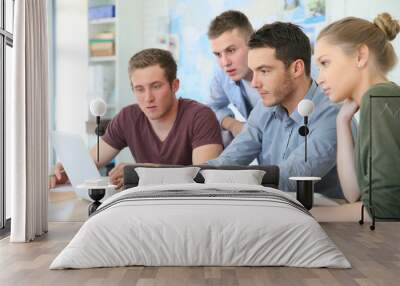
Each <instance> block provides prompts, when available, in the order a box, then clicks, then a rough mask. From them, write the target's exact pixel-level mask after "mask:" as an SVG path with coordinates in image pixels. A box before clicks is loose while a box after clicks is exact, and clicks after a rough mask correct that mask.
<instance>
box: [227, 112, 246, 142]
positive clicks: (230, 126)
mask: <svg viewBox="0 0 400 286" xmlns="http://www.w3.org/2000/svg"><path fill="white" fill-rule="evenodd" d="M244 124H245V123H244V122H240V121H239V120H236V119H234V118H232V117H230V116H228V117H225V118H224V120H222V123H221V126H222V128H224V129H226V130H228V131H230V132H231V133H232V135H233V136H234V137H236V136H237V135H238V134H239V133H240V131H242V128H243V126H244Z"/></svg>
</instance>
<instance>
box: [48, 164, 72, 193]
mask: <svg viewBox="0 0 400 286" xmlns="http://www.w3.org/2000/svg"><path fill="white" fill-rule="evenodd" d="M68 180H69V179H68V176H67V174H66V173H65V170H64V167H63V165H62V164H61V163H57V164H56V165H55V167H54V175H51V176H50V177H49V188H55V187H56V186H57V185H62V184H65V183H67V182H68Z"/></svg>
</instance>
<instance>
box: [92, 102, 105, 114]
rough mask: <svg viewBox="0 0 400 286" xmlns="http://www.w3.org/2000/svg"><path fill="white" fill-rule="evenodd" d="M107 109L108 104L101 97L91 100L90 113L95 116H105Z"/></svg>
mask: <svg viewBox="0 0 400 286" xmlns="http://www.w3.org/2000/svg"><path fill="white" fill-rule="evenodd" d="M106 111H107V104H106V102H105V101H104V100H103V99H101V98H95V99H93V100H92V101H91V102H90V113H92V114H93V115H94V116H104V114H106Z"/></svg>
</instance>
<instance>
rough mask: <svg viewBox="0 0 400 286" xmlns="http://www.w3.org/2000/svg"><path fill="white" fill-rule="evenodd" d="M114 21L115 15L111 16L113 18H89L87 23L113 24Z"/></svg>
mask: <svg viewBox="0 0 400 286" xmlns="http://www.w3.org/2000/svg"><path fill="white" fill-rule="evenodd" d="M114 23H115V17H113V18H102V19H95V20H90V21H89V24H91V25H101V24H114Z"/></svg>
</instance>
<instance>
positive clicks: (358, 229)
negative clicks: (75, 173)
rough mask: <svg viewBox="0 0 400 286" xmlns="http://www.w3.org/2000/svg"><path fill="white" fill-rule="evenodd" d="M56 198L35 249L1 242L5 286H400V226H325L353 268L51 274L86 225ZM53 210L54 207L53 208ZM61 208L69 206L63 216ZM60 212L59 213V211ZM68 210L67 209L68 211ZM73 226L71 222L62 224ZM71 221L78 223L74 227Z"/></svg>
mask: <svg viewBox="0 0 400 286" xmlns="http://www.w3.org/2000/svg"><path fill="white" fill-rule="evenodd" d="M64 199H65V198H64ZM64 199H60V198H58V199H54V198H52V199H51V200H50V201H51V204H50V205H49V217H50V220H53V221H55V220H56V221H57V220H58V222H50V223H49V232H48V233H47V234H46V235H44V236H43V237H40V238H38V239H37V240H35V241H34V242H32V243H27V244H24V243H21V244H16V243H13V244H11V243H9V239H8V238H6V239H3V240H1V241H0V285H1V286H8V285H10V286H11V285H12V286H17V285H52V286H55V285H57V286H58V285H68V286H74V285H140V286H145V285H167V286H175V285H176V286H178V285H229V286H231V285H256V286H261V285H384V286H387V285H388V286H390V285H400V279H399V278H400V223H398V222H392V223H390V222H381V223H378V224H377V228H376V230H375V231H374V232H372V231H370V230H369V224H366V225H363V226H360V225H358V224H357V223H343V222H341V223H321V225H322V227H323V228H324V229H325V231H326V232H327V233H328V235H329V236H330V238H331V239H332V240H333V241H334V242H335V243H336V245H337V246H338V247H339V249H340V250H342V251H343V253H344V254H345V256H346V257H347V258H348V259H349V261H350V263H351V264H352V266H353V268H352V269H349V270H342V269H305V268H289V267H122V268H100V269H86V270H49V269H48V267H49V265H50V263H51V262H52V260H53V259H54V258H55V257H56V256H57V255H58V254H59V253H60V251H61V250H62V249H63V248H64V247H65V246H66V245H67V243H68V242H69V241H70V240H71V238H72V237H73V236H74V234H75V233H76V232H77V231H78V229H79V228H80V226H81V225H82V224H83V222H82V221H84V220H85V218H86V216H87V214H86V206H87V202H86V201H80V200H77V201H75V202H74V205H73V206H71V204H68V205H63V204H65V200H64ZM52 204H54V205H52ZM60 205H61V206H64V209H63V208H62V210H63V211H62V212H60V211H58V212H57V211H55V210H56V209H58V210H60V208H59V207H60ZM56 206H58V207H56ZM65 208H66V209H65ZM63 220H70V221H69V222H62V221H63ZM71 220H76V221H75V222H71Z"/></svg>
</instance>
